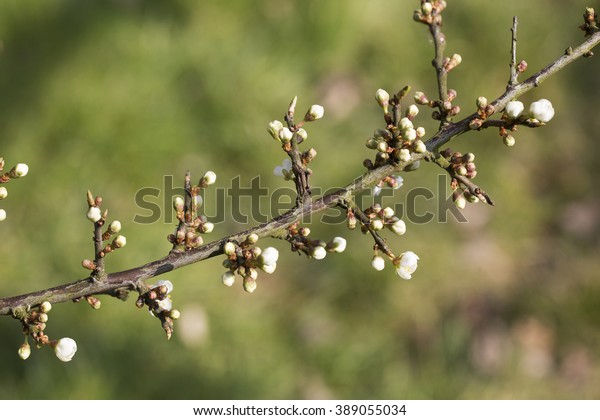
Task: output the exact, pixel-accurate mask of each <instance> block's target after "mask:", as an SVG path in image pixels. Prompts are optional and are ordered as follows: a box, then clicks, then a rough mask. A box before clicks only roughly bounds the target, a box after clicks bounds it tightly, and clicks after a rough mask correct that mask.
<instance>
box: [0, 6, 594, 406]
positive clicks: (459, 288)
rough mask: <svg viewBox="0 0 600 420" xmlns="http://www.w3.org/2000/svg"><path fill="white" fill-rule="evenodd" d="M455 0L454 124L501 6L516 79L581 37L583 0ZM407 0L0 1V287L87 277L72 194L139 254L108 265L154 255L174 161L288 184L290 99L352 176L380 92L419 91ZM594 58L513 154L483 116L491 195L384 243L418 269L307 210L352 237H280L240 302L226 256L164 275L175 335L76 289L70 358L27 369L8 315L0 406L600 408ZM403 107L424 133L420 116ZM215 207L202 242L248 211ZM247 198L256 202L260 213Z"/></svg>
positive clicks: (373, 124)
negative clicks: (407, 272)
mask: <svg viewBox="0 0 600 420" xmlns="http://www.w3.org/2000/svg"><path fill="white" fill-rule="evenodd" d="M449 3H450V6H449V9H448V10H447V13H446V15H445V26H444V32H445V34H446V36H447V40H448V48H447V52H448V53H449V54H451V53H453V52H459V53H460V54H461V55H462V57H463V63H462V65H461V66H460V67H459V68H458V69H457V70H455V71H454V72H453V73H452V74H451V77H450V86H451V87H453V88H455V89H456V90H457V91H458V95H459V96H458V98H457V100H456V103H457V104H459V105H460V106H461V107H462V109H463V115H467V113H470V112H472V111H473V110H474V101H475V98H476V97H477V96H481V95H483V96H487V97H488V98H490V99H491V98H495V97H496V96H498V95H499V94H500V93H502V91H503V89H504V86H505V85H506V80H507V79H508V58H509V55H508V49H509V41H510V31H509V28H510V25H511V19H512V16H513V15H515V14H516V15H518V16H519V20H520V26H519V41H520V42H519V58H520V59H526V60H527V62H528V63H529V69H530V70H529V71H528V72H527V73H526V75H530V74H531V72H532V71H536V70H537V69H539V68H541V67H542V66H544V65H546V64H547V63H548V62H550V61H551V60H553V59H555V58H556V57H557V56H558V55H559V54H561V53H562V52H563V51H564V49H565V48H566V47H567V46H569V45H576V44H578V43H579V42H580V41H581V40H582V38H583V35H582V33H581V32H580V31H579V30H578V29H577V26H578V25H579V24H580V21H581V14H582V13H583V9H584V7H585V6H586V5H588V4H587V3H586V2H585V1H579V0H577V1H570V2H565V1H558V0H554V1H549V0H530V1H526V2H525V1H516V0H507V1H502V2H500V1H493V2H487V1H486V2H481V1H477V0H464V1H449ZM484 3H485V4H484ZM417 4H418V2H417V1H410V2H409V1H399V0H398V1H391V0H370V1H368V2H365V1H359V0H348V1H339V0H338V1H327V2H325V1H318V0H308V1H291V0H286V1H282V0H277V1H275V0H268V1H267V0H263V1H258V2H249V1H241V0H238V1H227V2H223V1H217V0H207V1H201V2H200V1H193V0H173V1H169V2H165V1H158V0H156V1H149V0H148V1H143V0H112V1H85V2H82V1H75V0H70V1H69V0H62V1H61V0H56V1H51V0H45V1H38V0H5V1H2V2H1V3H0V40H1V44H0V45H1V52H0V152H1V155H2V156H3V157H4V158H5V160H6V161H7V162H8V163H9V164H12V163H16V162H20V161H22V162H27V163H28V164H29V166H30V173H29V175H28V176H27V177H26V178H25V179H23V180H21V181H18V182H13V183H10V184H9V185H8V188H9V197H8V198H7V199H6V200H4V201H3V202H2V207H3V208H5V209H6V211H7V213H8V219H7V220H6V221H5V222H3V223H2V224H0V237H1V241H0V255H1V256H2V257H1V260H0V261H1V264H0V294H1V295H2V296H12V295H16V294H22V293H26V292H28V291H32V290H36V289H41V288H47V287H50V286H54V285H56V284H60V283H63V282H67V281H73V280H76V279H79V278H83V277H85V276H86V272H85V270H83V269H82V268H81V267H80V264H79V262H80V261H81V260H82V259H84V258H89V257H90V256H91V250H92V244H91V241H90V237H91V229H90V224H89V222H88V221H87V220H86V219H85V212H86V206H85V192H86V190H87V189H91V190H92V191H93V192H94V193H96V194H100V195H102V196H103V197H104V200H105V204H106V207H107V208H109V209H110V215H111V217H113V218H118V219H119V220H121V221H122V223H123V225H124V229H123V234H125V235H126V236H127V239H128V245H127V247H126V248H125V249H124V250H122V251H119V252H117V253H116V254H114V255H110V258H109V259H108V267H109V269H110V270H111V271H117V270H122V269H125V268H130V267H132V266H137V265H141V264H143V263H145V262H148V261H150V260H154V259H157V258H160V257H161V256H163V255H165V254H166V253H167V252H168V251H169V244H168V243H167V241H166V240H165V238H166V235H167V234H168V233H170V232H171V230H172V224H169V223H165V222H164V219H161V221H159V222H156V223H153V224H148V225H142V224H136V223H134V222H133V217H134V215H135V214H144V215H145V214H146V213H140V212H141V210H140V209H139V208H138V207H137V206H136V204H135V201H134V197H135V194H136V192H137V191H138V190H139V189H141V188H143V187H154V188H162V185H163V177H164V176H165V175H171V176H174V177H175V182H177V183H179V182H180V180H181V177H182V175H183V173H184V171H185V170H186V169H190V170H192V172H193V173H194V174H195V175H196V176H198V177H199V176H200V175H202V174H203V173H204V171H206V170H209V169H210V170H214V171H216V172H217V174H218V182H217V185H216V187H219V188H226V187H228V186H229V185H230V180H231V179H232V178H234V177H235V176H237V175H240V176H241V178H240V179H241V183H242V185H246V186H247V185H249V184H250V180H251V179H252V178H254V177H255V176H260V177H261V183H262V185H263V186H265V187H268V188H281V187H284V186H285V187H290V186H291V184H287V185H286V184H284V181H283V180H282V179H281V178H276V177H274V176H272V169H273V167H274V166H275V165H276V164H280V162H281V160H282V159H283V158H284V155H283V153H282V152H281V150H280V149H279V148H278V147H277V145H276V144H275V143H274V142H273V140H272V139H271V138H270V137H269V136H268V134H267V133H266V130H265V128H266V123H267V122H268V121H269V120H272V119H274V118H281V116H282V114H283V112H284V111H285V107H286V106H287V104H288V103H289V100H290V99H291V98H292V97H293V96H294V95H299V107H300V109H304V108H307V107H308V106H309V105H311V104H313V103H320V104H323V105H324V106H325V109H326V114H325V116H326V118H324V119H323V120H322V121H319V122H318V123H314V124H311V125H310V126H309V127H308V132H309V140H308V143H307V144H308V145H309V146H312V147H315V148H316V149H317V151H318V153H319V155H318V157H317V159H316V161H315V162H314V165H313V166H312V167H313V170H314V177H313V178H312V179H313V184H314V185H315V186H319V187H321V188H322V189H323V190H325V189H327V188H330V187H336V186H341V185H345V184H346V183H348V182H350V181H351V180H352V179H353V178H354V177H355V176H357V175H359V174H360V173H362V171H363V168H362V166H361V162H362V160H363V159H364V158H366V157H371V156H370V155H371V154H372V153H370V151H367V149H365V148H364V141H365V140H366V139H367V137H369V135H370V134H371V132H372V130H373V129H375V128H377V127H378V126H380V125H381V123H382V119H381V115H380V110H379V109H378V107H377V106H376V104H375V101H374V100H373V94H374V92H375V90H376V89H377V88H380V87H382V88H385V89H387V90H388V91H395V90H397V89H400V88H401V87H402V86H404V85H405V84H410V85H412V86H413V89H414V90H423V91H425V92H427V93H429V94H430V95H432V96H433V95H434V92H435V81H434V78H433V69H432V68H431V65H430V60H431V58H432V49H431V42H430V39H429V36H428V33H427V31H426V28H425V27H423V26H420V25H417V24H415V23H413V22H412V11H413V9H414V8H415V7H416V6H417ZM597 60H598V59H597V58H593V59H588V60H580V61H578V62H577V63H575V64H574V65H572V66H570V67H568V68H567V69H566V70H564V71H562V72H561V73H559V74H558V75H557V76H556V77H554V78H552V79H550V80H549V81H548V82H547V83H545V84H544V85H542V86H541V87H540V88H539V89H537V90H536V91H534V92H531V93H529V94H527V95H526V96H525V97H524V98H522V99H523V100H524V102H526V103H529V102H531V101H532V100H536V99H539V98H542V97H545V98H549V99H551V100H552V102H553V104H554V106H555V108H556V111H557V113H556V117H555V118H554V120H553V121H552V122H551V123H550V124H548V126H546V127H543V128H540V129H536V130H525V129H520V130H519V131H518V132H517V133H516V135H515V137H516V138H517V144H516V146H515V147H513V148H511V149H508V148H506V147H505V146H503V144H502V142H501V140H500V138H499V137H498V135H497V133H496V132H495V131H494V130H488V131H486V132H481V133H470V134H468V135H465V136H463V137H461V138H460V139H459V140H457V141H454V143H453V148H454V149H456V150H460V151H463V152H467V151H472V152H474V153H475V154H476V156H477V161H476V162H477V165H478V171H479V176H478V178H477V180H478V181H479V183H480V184H481V185H482V186H484V187H485V188H486V189H487V191H488V192H489V193H490V194H491V195H492V196H493V197H494V198H495V200H496V202H497V205H496V206H495V207H494V208H487V207H485V206H484V205H482V204H479V205H472V206H469V207H468V209H467V210H466V211H465V215H466V217H467V218H468V220H469V223H468V224H459V223H455V222H454V219H453V218H452V217H450V221H449V222H448V223H436V222H431V223H428V224H425V225H418V224H414V223H410V222H409V223H408V225H409V226H408V233H407V234H406V235H405V236H403V237H401V238H396V237H391V235H390V239H389V241H390V244H391V245H392V247H393V249H394V250H396V251H397V252H402V251H405V250H412V251H414V252H416V253H417V254H418V255H419V256H420V257H421V261H420V263H421V264H420V266H419V269H418V271H417V272H416V273H415V275H414V276H413V280H411V281H403V280H401V279H399V278H398V277H397V276H396V275H395V274H394V272H393V270H392V269H391V268H390V267H388V268H387V269H386V270H385V271H383V272H381V273H378V272H374V271H373V270H372V269H371V267H370V265H369V261H370V258H371V246H372V244H371V242H370V240H369V238H366V237H363V236H362V235H361V234H360V233H359V232H349V231H347V230H346V229H345V227H344V226H343V225H337V226H323V225H320V224H318V223H313V224H312V225H311V228H312V229H313V232H314V235H315V236H316V237H321V238H324V239H327V238H331V237H332V236H335V235H341V236H344V237H346V238H348V239H349V245H348V248H347V251H346V252H345V253H343V254H340V255H330V256H328V257H327V258H326V259H325V260H324V261H307V260H306V259H305V258H304V257H301V256H298V255H295V254H292V253H289V252H282V253H281V258H280V263H279V264H278V267H279V268H278V270H277V271H276V273H274V274H273V275H261V276H260V278H259V287H258V289H257V291H256V292H255V293H254V294H253V295H248V294H246V293H244V292H243V290H242V288H241V286H240V285H239V282H238V284H236V285H235V287H233V288H231V289H230V288H226V287H223V285H222V284H221V282H220V275H221V273H222V272H223V269H222V267H221V259H220V258H217V259H215V260H210V261H206V262H204V263H202V264H197V265H194V266H191V267H187V268H185V269H182V270H179V271H177V272H174V273H171V274H169V275H168V276H166V278H169V279H171V280H172V281H173V282H174V283H175V290H174V292H173V299H174V302H175V306H176V307H177V308H179V309H180V310H181V311H182V314H183V315H182V319H181V320H180V322H179V323H178V324H177V325H176V333H175V336H174V338H173V339H172V340H171V342H167V341H166V340H165V338H164V334H163V332H162V330H161V328H160V325H159V323H158V322H157V320H156V319H153V318H151V317H150V316H149V315H148V314H147V313H146V311H145V310H138V309H136V308H135V306H134V300H135V299H130V300H129V301H128V302H127V303H123V302H120V301H116V300H114V299H111V298H108V297H106V298H103V299H102V303H103V304H102V308H101V309H100V310H99V311H93V310H91V309H90V308H89V307H87V305H86V304H84V303H79V304H73V303H66V304H61V305H55V307H54V309H53V311H52V312H51V313H50V322H49V324H48V329H47V331H48V333H49V334H50V336H51V337H55V338H58V337H63V336H70V337H72V338H74V339H75V340H76V341H77V343H78V345H79V350H78V352H77V355H76V357H75V359H74V360H73V361H72V362H71V363H68V364H64V363H62V362H60V361H58V360H57V359H56V358H55V357H54V355H53V354H52V352H51V351H49V350H47V349H43V350H41V351H35V350H34V352H33V354H32V356H31V358H30V359H29V360H27V361H26V362H23V361H22V360H20V359H19V358H18V357H17V354H16V350H17V348H18V346H19V345H20V344H21V342H22V336H21V333H20V327H19V325H18V323H17V322H15V321H13V320H12V319H10V318H9V317H3V318H2V319H0V336H1V337H2V339H1V340H0V378H1V379H2V380H1V381H0V396H1V397H2V398H7V399H21V398H23V399H29V398H34V399H46V398H55V399H63V398H91V399H95V398H108V399H130V398H136V399H138V398H141V399H145V398H185V399H203V398H213V399H228V398H234V399H256V398H258V399H260V398H269V399H279V398H348V399H352V398H367V399H376V398H387V399H403V398H449V399H452V398H599V397H600V391H599V390H600V386H599V384H600V382H599V379H600V368H599V366H598V360H599V354H598V351H597V349H598V346H599V344H600V343H599V340H600V331H599V328H598V327H599V325H600V309H599V308H600V282H599V277H598V273H599V272H600V262H599V259H598V245H599V241H598V238H599V237H600V235H599V232H600V200H599V197H598V187H597V180H598V171H599V169H598V168H599V166H598V165H597V160H598V157H599V156H600V148H599V146H598V132H599V130H600V122H599V121H600V120H599V119H598V118H597V117H596V115H597V112H598V110H599V109H600V99H599V97H598V94H597V92H598V91H599V89H600V78H598V74H599V69H600V66H599V64H598V61H597ZM418 121H419V123H420V124H422V125H424V126H425V127H426V128H427V129H428V133H433V131H434V127H435V126H434V125H433V123H432V122H431V121H430V120H429V119H428V112H426V111H425V110H423V112H422V114H421V115H420V116H419V119H418ZM439 172H440V171H439V169H438V168H437V167H434V166H430V165H422V167H421V169H420V170H419V171H418V172H416V173H410V174H407V175H406V176H405V177H404V178H405V186H404V187H402V189H400V190H398V191H397V193H396V195H395V197H394V199H392V198H390V197H388V198H386V199H385V200H387V201H384V203H385V204H389V203H393V202H394V200H395V202H398V203H402V202H404V199H405V195H406V193H407V192H408V191H409V190H410V189H411V188H415V187H422V186H424V187H427V188H430V189H432V190H433V191H437V174H438V173H439ZM163 199H164V197H163V195H161V197H160V198H159V199H157V200H156V202H158V203H162V201H163ZM225 204H226V210H225V219H226V221H225V222H224V223H219V224H218V225H217V228H216V229H215V232H214V233H212V234H210V235H207V239H208V240H213V239H218V238H220V237H222V236H224V235H227V234H229V233H233V232H236V231H239V230H242V229H245V228H247V227H249V226H250V225H252V223H249V224H247V225H246V224H239V223H236V222H234V221H233V220H232V217H231V206H232V204H231V203H230V202H228V201H227V200H226V201H225ZM207 206H208V207H207V209H210V208H214V207H210V206H214V203H211V202H210V199H208V198H207ZM236 206H237V203H236ZM239 208H240V210H241V211H242V212H246V213H247V212H248V211H249V209H250V203H249V202H242V203H241V204H240V207H239ZM267 209H268V207H267ZM427 210H431V211H436V212H437V206H436V204H435V203H434V202H433V200H432V201H430V202H425V201H424V200H423V201H422V202H419V203H418V211H419V212H424V211H427ZM207 211H208V210H207ZM220 215H222V213H221V214H220ZM213 216H216V214H215V213H213ZM164 217H167V218H168V217H172V215H171V210H170V204H167V206H166V214H165V215H164ZM264 244H265V245H267V244H270V245H276V246H278V247H279V249H280V250H281V251H284V250H285V249H286V248H287V247H286V245H285V244H282V243H278V242H277V241H274V240H272V241H269V240H266V241H264Z"/></svg>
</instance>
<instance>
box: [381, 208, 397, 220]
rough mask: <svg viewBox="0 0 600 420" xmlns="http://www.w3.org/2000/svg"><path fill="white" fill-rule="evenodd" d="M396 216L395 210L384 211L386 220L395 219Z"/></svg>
mask: <svg viewBox="0 0 600 420" xmlns="http://www.w3.org/2000/svg"><path fill="white" fill-rule="evenodd" d="M394 214H395V212H394V209H393V208H391V207H386V208H384V209H383V217H385V218H386V219H389V218H390V217H393V216H394Z"/></svg>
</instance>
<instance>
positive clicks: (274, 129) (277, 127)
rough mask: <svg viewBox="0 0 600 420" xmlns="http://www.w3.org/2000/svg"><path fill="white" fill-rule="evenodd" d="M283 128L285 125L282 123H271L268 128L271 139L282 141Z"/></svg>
mask: <svg viewBox="0 0 600 420" xmlns="http://www.w3.org/2000/svg"><path fill="white" fill-rule="evenodd" d="M282 128H283V124H282V123H281V121H277V120H275V121H271V122H270V123H269V126H268V127H267V131H268V132H269V134H270V135H271V137H273V138H274V139H275V140H277V141H280V138H279V132H280V131H281V129H282Z"/></svg>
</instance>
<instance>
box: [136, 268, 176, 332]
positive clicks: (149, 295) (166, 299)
mask: <svg viewBox="0 0 600 420" xmlns="http://www.w3.org/2000/svg"><path fill="white" fill-rule="evenodd" d="M172 291H173V283H171V282H170V281H169V280H158V281H157V282H156V284H155V285H151V286H149V290H148V291H147V292H145V293H143V294H140V296H139V297H138V299H137V301H136V302H135V305H136V306H137V307H138V308H143V307H144V305H145V306H147V307H148V310H149V311H150V314H151V315H152V316H155V317H157V318H158V319H160V321H161V324H162V327H163V329H164V330H165V333H166V334H167V340H169V339H170V338H171V336H172V335H173V321H175V320H177V319H179V317H180V316H181V314H180V312H179V311H178V310H177V309H173V301H172V300H171V295H170V293H171V292H172Z"/></svg>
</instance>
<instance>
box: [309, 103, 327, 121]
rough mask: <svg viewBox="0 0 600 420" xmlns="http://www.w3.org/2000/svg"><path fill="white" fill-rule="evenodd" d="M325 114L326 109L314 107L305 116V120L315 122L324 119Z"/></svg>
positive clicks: (318, 106) (319, 106)
mask: <svg viewBox="0 0 600 420" xmlns="http://www.w3.org/2000/svg"><path fill="white" fill-rule="evenodd" d="M324 114H325V108H323V107H322V106H321V105H312V106H311V107H310V109H309V110H308V112H307V113H306V115H305V116H304V119H305V120H306V121H314V120H318V119H320V118H323V115H324Z"/></svg>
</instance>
